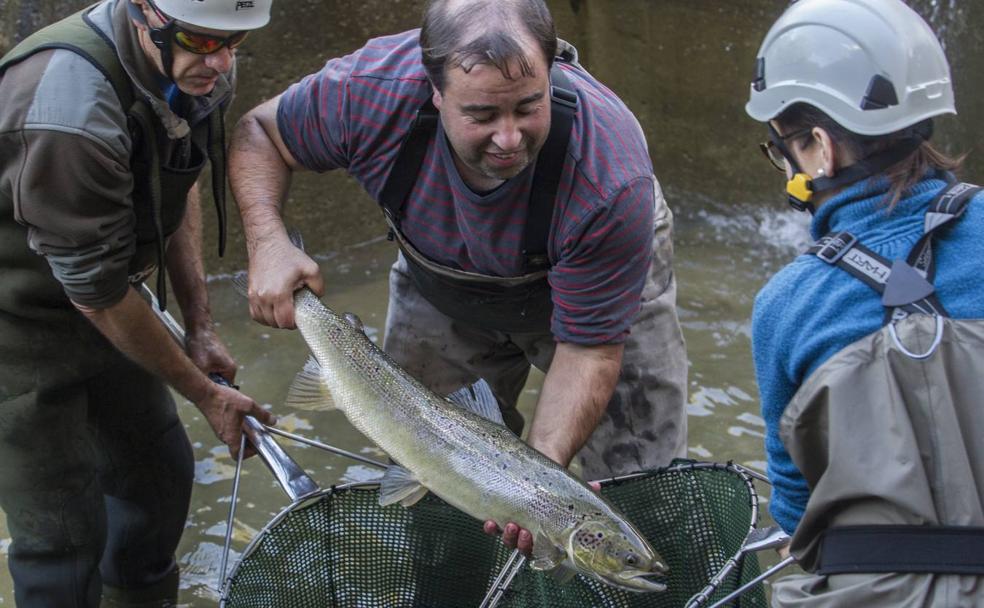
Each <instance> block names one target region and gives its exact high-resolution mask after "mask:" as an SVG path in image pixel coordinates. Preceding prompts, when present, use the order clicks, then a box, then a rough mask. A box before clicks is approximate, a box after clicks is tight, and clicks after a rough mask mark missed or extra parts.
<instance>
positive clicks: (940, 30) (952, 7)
mask: <svg viewBox="0 0 984 608" xmlns="http://www.w3.org/2000/svg"><path fill="white" fill-rule="evenodd" d="M911 6H912V9H913V10H915V11H916V12H917V13H919V14H920V15H921V16H922V17H923V19H925V20H926V22H927V23H929V26H930V27H931V28H932V29H933V31H934V32H936V37H937V38H938V39H939V41H940V44H941V45H942V46H943V50H947V43H948V42H952V41H953V40H954V39H955V38H956V37H957V36H958V35H959V34H960V32H961V30H962V29H963V26H964V24H965V22H966V19H965V13H964V9H963V7H962V6H957V0H915V1H914V2H912V3H911Z"/></svg>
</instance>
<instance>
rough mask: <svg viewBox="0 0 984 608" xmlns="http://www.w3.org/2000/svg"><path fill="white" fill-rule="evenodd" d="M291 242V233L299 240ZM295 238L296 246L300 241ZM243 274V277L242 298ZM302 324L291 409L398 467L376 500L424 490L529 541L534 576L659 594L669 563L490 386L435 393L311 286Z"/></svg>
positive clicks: (416, 495) (301, 306) (409, 497)
mask: <svg viewBox="0 0 984 608" xmlns="http://www.w3.org/2000/svg"><path fill="white" fill-rule="evenodd" d="M292 238H295V237H292ZM295 242H296V241H295ZM244 281H245V278H244V277H243V276H240V277H239V278H238V281H237V282H238V283H239V286H238V287H239V289H240V290H241V291H242V292H243V293H245V289H244V285H243V283H244ZM294 315H295V323H296V324H297V327H298V329H300V331H301V335H302V336H304V340H305V341H306V342H307V344H308V346H309V347H310V348H311V351H312V353H313V357H312V358H311V359H310V360H309V361H308V362H307V364H306V365H305V367H304V369H303V370H302V371H301V372H300V373H299V374H298V375H297V378H296V379H295V380H294V383H293V384H292V386H291V388H290V390H289V392H288V397H287V405H289V406H293V407H298V408H301V409H306V410H330V409H336V408H337V409H339V410H341V411H342V412H343V413H344V414H345V416H346V417H347V418H348V420H349V422H351V424H352V425H353V426H354V427H355V428H356V429H358V430H359V431H360V432H361V433H362V434H364V435H365V436H366V437H368V438H369V439H370V440H372V441H373V442H375V443H376V444H377V445H378V446H379V447H380V448H381V449H383V450H384V451H385V452H386V453H387V454H388V455H389V456H390V458H392V459H393V460H395V461H396V462H398V463H400V465H402V466H397V465H394V466H391V467H390V468H389V469H388V470H387V472H386V474H385V475H384V476H383V478H382V480H381V482H380V504H381V505H383V506H387V505H391V504H393V503H397V502H399V503H401V504H402V505H403V506H407V507H408V506H411V505H413V504H414V503H416V502H417V501H418V500H420V499H421V498H423V496H424V495H425V494H426V493H427V491H431V492H433V493H434V494H436V495H437V496H439V497H441V499H443V500H444V501H445V502H447V503H449V504H451V505H453V506H454V507H456V508H458V509H460V510H461V511H463V512H465V513H467V514H468V515H471V516H472V517H475V518H477V519H478V520H480V521H485V520H494V521H495V522H497V523H498V524H499V525H500V527H502V526H504V525H505V524H506V523H507V522H515V523H516V524H518V525H520V526H522V527H523V528H526V529H527V530H529V531H530V532H531V533H532V534H533V560H532V562H531V564H530V565H531V567H532V568H534V569H537V570H555V569H556V570H555V573H556V574H557V575H558V576H559V577H561V578H564V577H565V575H570V574H573V572H571V571H576V572H577V573H580V574H583V575H586V576H589V577H591V578H594V579H597V580H599V581H602V582H604V583H607V584H609V585H613V586H615V587H618V588H620V589H625V590H629V591H664V590H665V589H666V585H665V584H664V583H662V582H661V580H660V579H661V578H662V575H664V574H665V573H666V571H667V568H666V566H665V564H664V562H663V560H662V558H661V557H660V556H659V555H658V554H657V553H656V552H655V551H654V550H653V549H652V547H650V546H649V543H648V542H646V540H645V539H644V538H643V537H642V535H641V534H639V532H638V531H637V530H636V529H635V528H634V527H633V526H632V524H630V523H629V522H628V521H627V520H626V519H625V517H624V516H623V515H622V514H620V513H619V512H618V511H617V510H616V509H615V508H614V507H613V506H612V505H610V504H609V503H608V502H606V501H605V500H604V499H603V498H602V497H601V496H599V495H598V494H597V493H595V492H594V491H593V490H592V489H591V488H590V487H589V486H588V485H587V484H585V483H584V482H582V481H581V480H579V479H577V478H576V477H574V476H573V475H571V474H570V473H569V472H568V471H567V470H566V469H564V468H563V467H561V466H560V465H558V464H557V463H555V462H553V461H552V460H550V459H548V458H547V457H545V456H544V455H542V454H540V453H539V452H537V451H536V450H534V449H533V448H531V447H529V446H528V445H527V444H525V443H523V442H522V441H521V440H520V439H519V438H518V437H516V435H515V434H514V433H512V432H511V431H510V430H509V429H507V428H506V426H505V424H504V422H503V420H502V414H501V412H500V411H499V406H498V404H497V402H496V399H495V397H494V396H493V395H492V391H491V389H490V387H489V385H488V383H486V382H485V381H484V380H479V381H478V382H476V383H475V384H474V385H472V386H469V387H464V388H462V389H460V390H458V391H456V392H455V393H453V394H451V395H450V396H449V397H447V398H444V397H440V396H438V395H436V394H434V393H433V392H432V391H430V390H428V389H427V388H426V387H424V386H423V385H422V384H421V383H420V382H418V381H417V380H416V379H414V378H413V377H411V376H410V375H409V374H408V373H407V372H406V371H404V370H403V369H402V368H400V366H398V365H397V364H396V363H395V362H394V361H393V360H392V359H390V357H389V356H388V355H386V353H384V352H383V351H382V350H381V349H380V348H379V347H377V346H376V345H375V344H374V343H373V342H372V341H370V340H369V338H367V337H366V335H365V332H364V331H363V328H362V323H361V322H360V321H359V320H358V318H357V317H355V315H351V314H347V315H345V316H344V317H343V316H341V315H339V314H337V313H335V312H334V311H333V310H331V309H330V308H328V307H327V306H325V305H324V304H323V303H322V302H321V300H320V299H318V297H317V296H316V295H315V294H314V293H313V292H311V291H310V290H309V289H307V288H302V289H299V290H298V291H296V292H295V293H294Z"/></svg>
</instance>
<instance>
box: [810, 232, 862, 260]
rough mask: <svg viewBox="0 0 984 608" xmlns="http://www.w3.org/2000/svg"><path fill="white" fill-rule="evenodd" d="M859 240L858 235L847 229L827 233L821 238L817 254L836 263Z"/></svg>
mask: <svg viewBox="0 0 984 608" xmlns="http://www.w3.org/2000/svg"><path fill="white" fill-rule="evenodd" d="M857 242H858V237H856V236H854V235H853V234H851V233H850V232H847V231H841V232H838V233H837V234H831V235H827V236H825V237H823V238H822V239H820V243H818V244H819V245H820V250H819V251H817V252H816V256H817V257H818V258H820V259H821V260H823V261H824V262H826V263H828V264H836V263H837V261H838V260H840V259H841V258H842V257H844V256H845V255H846V254H847V252H848V251H850V250H851V247H854V245H855V243H857Z"/></svg>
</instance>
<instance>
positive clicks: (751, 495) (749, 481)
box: [219, 461, 771, 608]
mask: <svg viewBox="0 0 984 608" xmlns="http://www.w3.org/2000/svg"><path fill="white" fill-rule="evenodd" d="M687 470H720V471H727V472H729V473H731V474H734V475H737V476H738V477H739V478H740V479H741V480H742V481H743V482H744V484H745V486H746V487H747V489H748V500H749V503H750V504H749V508H750V509H749V510H750V513H751V515H750V518H749V519H750V521H749V524H748V530H747V531H746V533H745V539H746V540H747V539H748V537H749V535H750V534H752V532H753V531H754V530H755V529H756V527H757V526H756V524H757V523H758V515H759V496H758V491H757V490H756V489H755V481H756V480H758V481H762V482H765V483H766V484H769V480H768V478H767V477H765V476H764V475H762V474H761V473H758V472H756V471H753V470H751V469H749V468H748V467H745V466H743V465H740V464H737V463H734V462H732V461H728V462H726V463H718V462H704V461H687V462H680V463H676V464H672V465H669V466H666V467H661V468H658V469H654V470H652V471H639V472H636V473H628V474H626V475H619V476H615V477H609V478H604V479H599V480H596V481H598V482H599V483H600V484H601V485H602V486H605V485H608V484H611V483H615V482H624V481H631V480H633V479H637V478H640V477H648V476H655V475H662V474H667V473H675V472H683V471H687ZM770 485H771V484H770ZM378 487H379V481H378V480H370V481H355V482H349V483H344V484H337V485H333V486H331V487H329V488H326V489H323V490H321V491H319V492H316V493H314V494H309V495H307V496H304V497H301V498H299V499H297V500H295V501H293V502H291V503H290V504H288V505H287V506H286V507H284V508H283V509H281V511H280V512H279V513H277V514H276V515H275V516H274V517H273V518H272V519H271V520H270V521H269V522H268V523H267V524H266V525H264V526H263V528H262V529H261V530H260V531H259V532H258V533H257V534H256V536H255V537H253V538H252V539H251V540H250V542H249V543H248V544H247V546H246V548H245V549H244V550H243V552H242V553H241V554H240V555H239V556H238V558H237V559H236V561H235V565H234V566H233V568H232V569H231V570H230V571H229V572H228V574H227V575H226V577H225V580H224V581H223V582H222V589H221V593H220V599H219V606H220V608H225V606H226V602H227V601H228V599H229V592H230V589H231V586H232V584H233V583H234V582H235V578H236V574H237V573H238V572H239V570H240V567H241V566H242V565H243V563H244V562H245V561H246V560H247V559H248V558H249V557H250V556H251V555H252V554H253V552H255V551H256V550H257V548H259V546H260V545H261V544H262V543H263V541H264V540H265V539H266V537H267V536H268V535H269V534H270V533H271V532H272V531H273V530H274V529H275V528H276V527H277V526H278V525H279V524H280V523H281V522H282V521H283V520H284V519H285V518H287V517H288V516H289V515H290V514H292V513H294V512H295V511H301V510H303V509H305V508H308V507H310V506H313V505H315V504H317V503H319V502H321V501H322V500H324V499H326V498H329V497H331V496H332V495H333V494H335V493H336V492H340V491H344V490H369V489H375V488H378ZM742 545H743V546H742V547H740V548H739V549H738V551H737V552H735V554H734V555H732V556H731V557H729V558H728V559H727V560H726V561H725V563H724V565H723V566H722V567H721V568H720V569H719V570H718V571H717V573H715V574H714V576H712V577H711V579H710V580H709V581H708V583H707V584H706V585H705V586H704V588H703V589H701V590H700V591H699V592H697V593H696V594H694V595H693V596H692V597H691V598H690V599H689V600H688V601H687V603H686V604H685V608H702V607H704V606H706V605H707V604H708V603H709V602H710V600H711V597H712V596H713V594H714V593H715V591H717V589H718V587H720V585H721V583H723V582H724V581H725V580H726V579H727V577H728V576H729V575H730V574H731V572H732V571H733V570H734V569H735V568H736V567H738V565H739V564H740V563H741V559H742V557H743V555H744V553H745V550H744V543H743V544H742ZM515 553H518V551H517V552H515ZM524 565H525V560H513V559H510V560H509V561H508V562H507V563H506V565H505V566H503V568H502V570H501V572H500V574H499V577H498V578H497V579H496V581H495V582H493V584H492V586H491V587H490V588H489V592H488V594H487V596H486V601H485V602H483V604H482V606H486V607H487V608H494V607H495V606H497V605H498V603H499V601H501V599H502V597H503V596H504V592H505V591H506V589H508V583H507V584H506V586H504V587H501V588H499V589H497V586H498V585H499V582H500V581H502V580H507V581H509V582H511V581H512V579H513V578H514V576H515V573H513V576H509V572H508V570H510V569H514V570H516V571H517V572H518V571H519V569H521V568H522V567H523V566H524ZM497 591H498V593H497ZM489 600H491V602H489Z"/></svg>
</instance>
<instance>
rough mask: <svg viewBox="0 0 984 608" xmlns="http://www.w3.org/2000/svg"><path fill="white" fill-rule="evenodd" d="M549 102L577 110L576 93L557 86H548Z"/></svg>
mask: <svg viewBox="0 0 984 608" xmlns="http://www.w3.org/2000/svg"><path fill="white" fill-rule="evenodd" d="M550 100H551V101H552V102H554V103H559V104H560V105H562V106H567V107H568V108H574V109H576V108H577V93H575V92H574V91H570V90H568V89H563V88H561V87H558V86H557V85H553V84H552V85H550Z"/></svg>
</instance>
